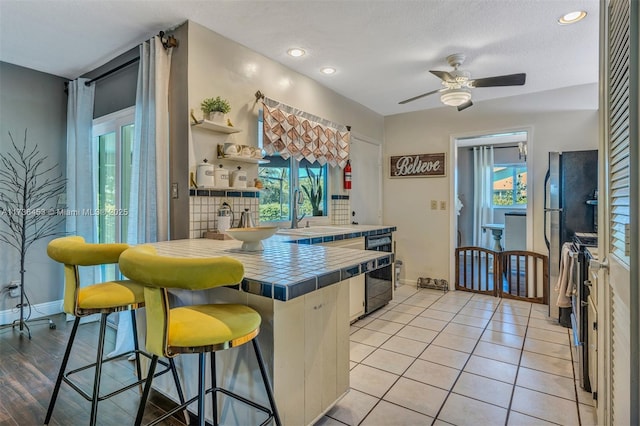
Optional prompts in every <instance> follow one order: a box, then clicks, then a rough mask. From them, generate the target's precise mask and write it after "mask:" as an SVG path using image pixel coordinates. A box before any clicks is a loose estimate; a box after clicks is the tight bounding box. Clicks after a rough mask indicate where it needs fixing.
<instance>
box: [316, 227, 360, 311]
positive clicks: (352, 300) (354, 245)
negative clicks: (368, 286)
mask: <svg viewBox="0 0 640 426" xmlns="http://www.w3.org/2000/svg"><path fill="white" fill-rule="evenodd" d="M320 245H323V246H330V247H341V248H350V249H356V250H364V237H360V238H350V239H348V240H340V241H330V242H326V243H322V244H320ZM362 315H364V274H361V275H357V276H355V277H353V278H350V279H349V321H350V322H354V321H355V320H357V319H358V318H360V317H361V316H362Z"/></svg>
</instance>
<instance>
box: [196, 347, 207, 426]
mask: <svg viewBox="0 0 640 426" xmlns="http://www.w3.org/2000/svg"><path fill="white" fill-rule="evenodd" d="M206 356H207V354H206V352H201V353H199V354H198V361H199V363H198V426H204V398H205V396H206V395H207V394H206V393H205V391H206V389H205V380H204V376H205V370H206V358H205V357H206Z"/></svg>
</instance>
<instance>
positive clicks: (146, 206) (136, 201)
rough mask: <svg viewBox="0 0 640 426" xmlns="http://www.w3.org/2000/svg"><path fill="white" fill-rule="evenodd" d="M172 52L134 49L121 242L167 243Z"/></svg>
mask: <svg viewBox="0 0 640 426" xmlns="http://www.w3.org/2000/svg"><path fill="white" fill-rule="evenodd" d="M171 52H172V49H165V48H164V47H163V46H162V43H161V41H160V39H159V38H158V37H154V38H152V39H151V40H149V41H147V42H144V43H142V44H141V45H140V63H139V68H138V85H137V90H136V116H135V135H134V142H133V143H134V145H133V158H132V162H131V198H130V201H129V219H128V221H129V222H128V235H127V243H129V244H141V243H152V242H157V241H166V240H168V239H169V72H170V69H171ZM130 324H131V316H130V313H129V312H121V313H120V315H119V319H118V333H117V334H116V347H115V349H114V350H113V352H111V353H110V354H109V356H115V355H117V354H121V353H125V352H128V351H130V350H132V349H133V335H132V333H131V325H130Z"/></svg>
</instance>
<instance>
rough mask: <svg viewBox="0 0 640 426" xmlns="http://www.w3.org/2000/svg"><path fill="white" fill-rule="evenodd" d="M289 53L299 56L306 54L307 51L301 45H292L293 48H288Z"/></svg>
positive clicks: (295, 56)
mask: <svg viewBox="0 0 640 426" xmlns="http://www.w3.org/2000/svg"><path fill="white" fill-rule="evenodd" d="M287 53H288V54H289V56H293V57H294V58H299V57H300V56H304V54H305V51H304V50H303V49H300V48H299V47H292V48H291V49H289V50H287Z"/></svg>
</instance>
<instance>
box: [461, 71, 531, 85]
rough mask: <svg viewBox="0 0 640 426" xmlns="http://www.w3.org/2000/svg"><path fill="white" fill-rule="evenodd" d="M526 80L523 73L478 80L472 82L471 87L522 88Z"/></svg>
mask: <svg viewBox="0 0 640 426" xmlns="http://www.w3.org/2000/svg"><path fill="white" fill-rule="evenodd" d="M526 78H527V75H526V74H525V73H520V74H509V75H500V76H497V77H487V78H478V79H476V80H473V87H497V86H522V85H524V82H525V80H526Z"/></svg>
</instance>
